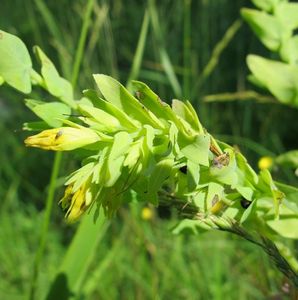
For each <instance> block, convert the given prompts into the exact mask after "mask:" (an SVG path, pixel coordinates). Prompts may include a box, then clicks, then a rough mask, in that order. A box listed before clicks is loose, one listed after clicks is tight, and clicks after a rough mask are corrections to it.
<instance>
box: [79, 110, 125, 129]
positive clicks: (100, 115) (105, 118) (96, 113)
mask: <svg viewBox="0 0 298 300" xmlns="http://www.w3.org/2000/svg"><path fill="white" fill-rule="evenodd" d="M79 111H81V112H82V113H83V115H84V116H86V117H87V118H88V119H89V118H90V117H91V118H92V120H94V121H95V122H96V123H97V124H98V126H99V129H100V130H102V131H108V132H115V131H119V130H120V129H123V128H122V126H121V124H120V122H119V120H118V119H117V118H115V117H113V116H112V115H110V114H108V113H107V112H105V111H104V110H101V109H98V108H96V107H92V106H90V105H84V104H81V105H79Z"/></svg>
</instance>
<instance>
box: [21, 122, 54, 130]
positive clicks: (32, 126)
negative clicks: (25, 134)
mask: <svg viewBox="0 0 298 300" xmlns="http://www.w3.org/2000/svg"><path fill="white" fill-rule="evenodd" d="M49 128H50V127H49V125H48V124H47V123H46V122H44V121H37V122H26V123H24V124H23V130H28V131H42V130H45V129H49Z"/></svg>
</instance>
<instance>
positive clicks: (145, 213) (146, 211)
mask: <svg viewBox="0 0 298 300" xmlns="http://www.w3.org/2000/svg"><path fill="white" fill-rule="evenodd" d="M141 216H142V219H143V220H145V221H149V220H151V219H152V218H153V216H154V212H153V210H152V209H151V208H149V207H144V208H143V209H142V214H141Z"/></svg>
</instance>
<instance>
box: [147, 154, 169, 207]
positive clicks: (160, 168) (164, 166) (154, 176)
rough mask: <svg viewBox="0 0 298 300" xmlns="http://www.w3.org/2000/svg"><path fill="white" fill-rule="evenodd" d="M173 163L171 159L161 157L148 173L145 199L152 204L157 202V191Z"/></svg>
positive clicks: (167, 175)
mask: <svg viewBox="0 0 298 300" xmlns="http://www.w3.org/2000/svg"><path fill="white" fill-rule="evenodd" d="M173 164H174V161H173V159H170V158H167V159H163V160H162V161H160V162H158V163H157V164H156V165H155V166H154V169H153V171H152V173H151V174H150V178H149V181H148V193H147V196H148V198H147V199H148V200H149V201H150V202H151V203H153V204H154V205H157V204H158V198H157V192H158V191H159V189H160V188H161V187H162V185H163V184H164V181H165V180H166V179H167V178H168V177H169V176H170V175H171V173H172V170H173Z"/></svg>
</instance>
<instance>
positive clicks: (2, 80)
mask: <svg viewBox="0 0 298 300" xmlns="http://www.w3.org/2000/svg"><path fill="white" fill-rule="evenodd" d="M4 82H5V81H4V78H3V77H2V76H0V85H2V84H3V83H4Z"/></svg>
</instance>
